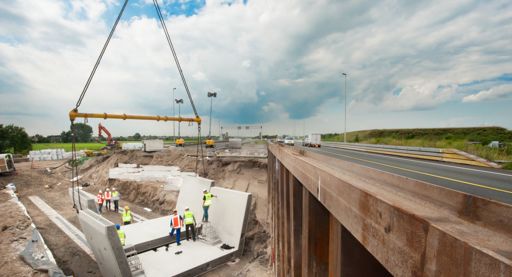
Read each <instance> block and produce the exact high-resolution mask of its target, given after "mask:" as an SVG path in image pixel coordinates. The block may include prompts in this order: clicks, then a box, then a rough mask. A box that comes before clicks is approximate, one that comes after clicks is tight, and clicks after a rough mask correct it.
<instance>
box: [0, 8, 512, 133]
mask: <svg viewBox="0 0 512 277" xmlns="http://www.w3.org/2000/svg"><path fill="white" fill-rule="evenodd" d="M159 2H160V4H161V6H162V9H163V11H164V13H165V18H166V24H167V27H168V29H169V32H170V34H171V37H172V39H173V43H174V45H175V48H176V50H177V54H178V56H179V58H180V62H181V65H182V67H183V70H184V73H185V76H186V79H187V82H188V84H189V87H190V88H191V91H192V94H193V98H194V101H195V103H196V106H197V108H198V111H199V113H200V115H201V116H202V117H203V118H204V119H205V120H206V121H207V120H208V114H209V104H210V102H209V99H208V98H207V97H206V93H207V92H208V91H217V92H218V97H217V98H216V99H214V104H213V106H214V112H213V114H214V124H213V125H214V126H218V124H219V121H220V122H221V124H222V125H236V124H263V125H264V132H265V133H281V134H283V133H286V134H294V135H301V134H302V133H303V132H340V131H342V130H343V115H344V106H345V103H344V79H343V78H342V76H341V73H342V72H347V73H348V78H347V91H348V101H347V106H348V119H349V120H348V129H349V130H362V129H374V128H421V127H457V126H461V127H463V126H489V125H493V126H494V125H497V126H503V127H506V128H509V129H512V120H510V118H512V110H511V109H510V108H509V107H512V37H511V36H509V35H507V34H510V33H512V3H511V2H510V1H448V2H447V1H429V2H416V1H379V2H377V3H376V2H374V1H335V0H332V1H328V0H324V1H298V0H297V1H208V0H197V1H196V0H193V1H186V0H174V1H173V0H165V1H163V0H160V1H159ZM121 5H122V1H119V0H76V1H66V0H58V1H57V0H25V1H14V2H13V3H12V4H10V5H1V6H0V124H10V123H13V124H17V125H21V126H24V127H25V128H26V129H27V130H28V131H29V133H30V134H35V133H41V134H46V135H47V134H56V133H60V132H61V131H62V130H64V129H67V128H68V126H69V120H68V119H67V112H68V111H69V110H70V109H71V108H72V107H73V106H74V103H75V102H76V100H77V98H78V96H79V94H80V92H81V89H82V87H83V85H84V83H85V80H86V79H87V77H88V74H89V72H90V70H91V68H92V66H93V64H94V62H95V59H96V57H97V55H98V53H99V51H100V49H101V46H102V45H103V42H104V41H105V39H106V37H107V35H108V32H109V29H110V27H111V25H112V23H113V22H114V20H115V17H116V16H117V13H118V11H119V9H120V7H121ZM34 10H37V11H38V12H37V13H34V12H33V11H34ZM155 15H156V14H155V11H154V7H153V5H152V1H151V0H131V1H130V2H129V6H128V7H127V9H126V12H125V14H124V16H123V18H122V21H121V23H120V25H119V27H118V30H117V31H116V34H115V36H114V38H113V39H112V41H111V44H110V46H109V48H108V49H107V52H106V54H105V56H104V59H103V61H102V64H101V65H100V68H99V70H98V72H97V74H96V77H95V79H94V80H93V82H92V84H91V87H90V89H89V92H88V94H87V96H86V97H85V99H84V101H83V105H82V106H81V107H80V110H81V111H85V112H119V113H141V114H162V115H171V114H172V105H171V103H172V101H171V100H172V96H171V93H172V88H173V87H176V88H177V89H176V93H177V95H176V97H177V98H186V95H185V91H184V88H183V85H182V84H181V80H180V78H179V74H178V72H177V70H176V66H175V65H174V62H173V60H172V56H171V54H170V51H169V49H168V46H167V45H166V42H165V38H164V35H163V32H162V30H161V29H160V26H159V23H158V21H157V20H156V18H155ZM186 100H187V99H186ZM176 110H177V108H176ZM182 112H183V114H184V115H191V113H192V110H191V108H190V104H189V103H188V100H187V101H185V104H184V105H183V107H182ZM89 123H91V124H93V125H94V124H97V122H89ZM103 124H105V125H106V126H108V127H110V129H112V132H113V133H114V134H122V135H130V134H133V133H135V132H139V133H143V134H159V135H166V134H169V132H170V129H169V126H168V125H165V126H162V123H151V122H143V123H140V122H137V123H130V122H115V121H108V122H103ZM206 125H207V124H206ZM171 129H172V128H171ZM183 130H184V132H185V133H186V134H192V133H193V132H194V128H193V127H192V126H190V127H189V126H184V128H183Z"/></svg>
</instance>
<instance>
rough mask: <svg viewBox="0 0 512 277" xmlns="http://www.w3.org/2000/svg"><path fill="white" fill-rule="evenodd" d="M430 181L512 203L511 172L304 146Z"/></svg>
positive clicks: (361, 163)
mask: <svg viewBox="0 0 512 277" xmlns="http://www.w3.org/2000/svg"><path fill="white" fill-rule="evenodd" d="M304 149H307V150H309V151H312V152H316V153H320V154H324V155H327V156H331V157H334V158H337V159H341V160H345V161H349V162H354V163H357V164H360V165H364V166H368V167H371V168H375V169H378V170H382V171H386V172H390V173H394V174H397V175H401V176H405V177H409V178H412V179H416V180H421V181H425V182H428V183H431V184H435V185H439V186H443V187H446V188H450V189H454V190H458V191H462V192H465V193H469V194H472V195H477V196H480V197H483V198H487V199H493V200H496V201H499V202H503V203H507V204H512V171H507V170H500V169H489V168H480V167H474V166H463V165H458V164H451V163H443V162H432V161H424V160H419V159H410V158H402V157H394V156H388V155H381V154H373V153H365V152H360V151H356V150H348V149H340V148H333V147H328V146H322V148H304Z"/></svg>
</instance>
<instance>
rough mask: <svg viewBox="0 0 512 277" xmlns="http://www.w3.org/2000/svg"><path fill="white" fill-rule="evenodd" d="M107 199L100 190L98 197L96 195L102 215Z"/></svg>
mask: <svg viewBox="0 0 512 277" xmlns="http://www.w3.org/2000/svg"><path fill="white" fill-rule="evenodd" d="M104 200H105V198H104V197H103V192H102V191H101V190H100V191H99V192H98V195H96V203H98V211H99V212H100V214H101V209H102V208H103V201H104Z"/></svg>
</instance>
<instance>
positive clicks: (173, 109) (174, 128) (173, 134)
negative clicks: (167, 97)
mask: <svg viewBox="0 0 512 277" xmlns="http://www.w3.org/2000/svg"><path fill="white" fill-rule="evenodd" d="M175 91H176V88H172V99H173V100H175V99H176V98H174V92H175ZM175 106H176V104H175V103H174V101H172V117H175V116H176V112H175ZM172 140H173V141H176V121H173V122H172Z"/></svg>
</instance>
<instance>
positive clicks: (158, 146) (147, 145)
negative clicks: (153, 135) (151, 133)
mask: <svg viewBox="0 0 512 277" xmlns="http://www.w3.org/2000/svg"><path fill="white" fill-rule="evenodd" d="M142 143H143V144H144V151H145V152H154V151H160V150H163V149H164V141H163V140H161V139H145V140H143V141H142Z"/></svg>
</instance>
